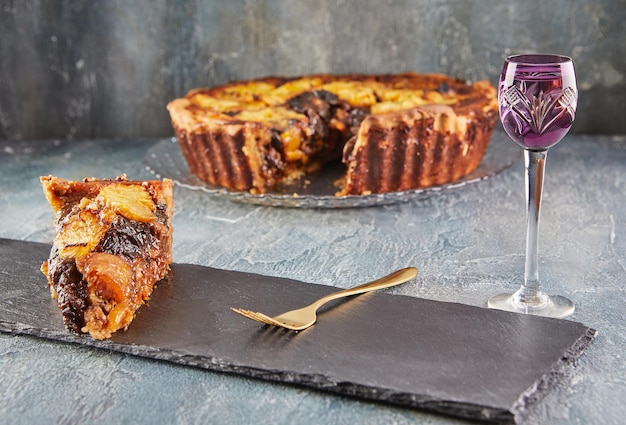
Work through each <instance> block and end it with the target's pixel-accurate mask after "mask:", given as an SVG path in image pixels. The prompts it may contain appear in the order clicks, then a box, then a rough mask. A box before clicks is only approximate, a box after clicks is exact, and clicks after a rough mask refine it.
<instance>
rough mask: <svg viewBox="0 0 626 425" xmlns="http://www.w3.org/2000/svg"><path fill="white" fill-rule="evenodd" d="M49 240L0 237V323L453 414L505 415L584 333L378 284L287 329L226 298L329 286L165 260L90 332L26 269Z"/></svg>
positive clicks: (277, 305)
mask: <svg viewBox="0 0 626 425" xmlns="http://www.w3.org/2000/svg"><path fill="white" fill-rule="evenodd" d="M49 249H50V246H49V245H46V244H39V243H33V242H23V241H14V240H8V239H1V238H0V294H2V295H1V296H0V331H1V332H5V333H12V334H24V335H34V336H38V337H43V338H48V339H54V340H60V341H65V342H72V343H78V344H83V345H89V346H94V347H99V348H104V349H109V350H114V351H120V352H124V353H129V354H132V355H137V356H143V357H148V358H154V359H161V360H166V361H170V362H173V363H178V364H183V365H189V366H194V367H200V368H204V369H209V370H213V371H222V372H229V373H237V374H242V375H247V376H252V377H256V378H260V379H266V380H271V381H279V382H285V383H289V384H298V385H304V386H307V387H312V388H316V389H321V390H325V391H331V392H336V393H339V394H343V395H350V396H357V397H362V398H366V399H371V400H376V401H380V402H388V403H393V404H397V405H402V406H407V407H413V408H419V409H426V410H432V411H437V412H441V413H444V414H448V415H454V416H459V417H464V418H472V419H480V420H488V421H496V422H513V421H514V419H515V416H516V414H518V413H519V412H520V411H522V410H523V409H525V408H526V404H527V403H528V402H529V401H532V400H536V399H537V398H539V397H540V395H541V393H542V392H543V391H546V390H548V389H549V387H550V385H551V383H554V381H555V379H556V378H558V375H559V373H561V372H563V371H564V370H565V368H566V367H568V365H569V364H570V363H571V362H572V361H573V360H574V359H575V358H577V357H578V356H579V355H580V354H581V353H582V351H583V350H584V349H585V347H586V346H587V345H588V344H589V343H590V342H591V340H592V339H593V338H594V336H595V334H596V331H595V330H593V329H591V328H589V327H587V326H585V325H583V324H580V323H576V322H572V321H566V320H557V319H547V318H541V317H535V316H526V315H519V314H513V313H507V312H501V311H495V310H489V309H483V308H478V307H472V306H467V305H462V304H455V303H444V302H438V301H432V300H424V299H419V298H413V297H407V296H398V295H389V294H384V293H381V292H378V293H370V294H364V295H361V296H358V297H353V298H351V299H349V300H347V301H343V302H340V301H336V302H335V304H334V305H331V306H330V307H329V308H328V309H326V310H325V311H323V312H322V313H321V316H320V318H319V321H318V323H317V324H316V325H314V326H313V327H311V328H309V329H307V330H304V331H301V332H298V333H294V332H291V331H286V330H282V329H277V328H273V327H268V326H265V325H261V324H258V323H256V322H252V321H250V320H247V319H245V318H243V317H240V316H238V315H236V314H235V313H232V312H231V311H230V310H229V307H230V306H236V307H244V308H249V309H252V310H258V311H263V312H266V313H269V314H278V313H280V312H282V311H285V310H289V309H292V308H296V307H300V306H302V305H304V304H305V303H308V302H309V301H312V300H314V299H316V298H317V297H319V296H322V295H324V294H326V293H329V292H332V291H333V290H335V289H336V288H331V287H328V286H323V285H314V284H309V283H303V282H299V281H294V280H289V279H282V278H274V277H268V276H260V275H256V274H250V273H241V272H234V271H225V270H217V269H212V268H208V267H201V266H196V265H189V264H174V265H173V266H172V273H171V275H170V278H169V279H168V282H165V281H164V282H161V283H160V284H159V285H158V287H157V288H156V289H155V291H154V293H153V295H152V298H151V299H150V301H149V302H148V304H147V305H145V306H143V307H142V308H141V309H140V310H139V314H138V315H137V317H136V318H135V320H134V322H133V323H132V324H131V326H130V328H129V329H128V330H127V331H126V332H118V333H117V334H115V335H114V336H113V338H111V339H110V340H108V341H95V340H93V339H91V338H89V337H86V336H77V335H73V334H70V333H68V332H67V331H66V330H65V328H64V326H63V324H62V320H61V315H60V311H59V310H58V308H57V306H56V302H55V301H53V300H51V299H50V294H49V291H48V289H47V287H46V280H45V278H44V276H43V275H42V274H41V272H40V271H39V267H40V265H41V263H42V262H43V261H44V260H45V259H46V258H47V256H48V253H49ZM390 271H391V270H384V271H381V275H383V274H386V273H387V272H390ZM377 277H378V276H377ZM356 283H357V282H355V284H356ZM407 284H410V283H407Z"/></svg>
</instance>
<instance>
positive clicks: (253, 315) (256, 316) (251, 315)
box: [230, 307, 281, 326]
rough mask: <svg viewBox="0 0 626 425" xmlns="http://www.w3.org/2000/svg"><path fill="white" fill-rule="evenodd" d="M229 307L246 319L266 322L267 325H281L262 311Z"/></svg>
mask: <svg viewBox="0 0 626 425" xmlns="http://www.w3.org/2000/svg"><path fill="white" fill-rule="evenodd" d="M230 309H231V310H232V311H234V312H235V313H239V314H241V315H242V316H244V317H246V318H248V319H251V320H254V321H257V322H262V323H266V324H268V325H274V326H281V323H279V322H277V321H276V320H274V319H272V318H271V317H269V316H266V315H265V314H263V313H258V312H256V311H250V310H244V309H242V308H234V307H231V308H230Z"/></svg>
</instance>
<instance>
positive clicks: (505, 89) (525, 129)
mask: <svg viewBox="0 0 626 425" xmlns="http://www.w3.org/2000/svg"><path fill="white" fill-rule="evenodd" d="M577 102H578V89H577V88H576V74H575V71H574V63H573V62H572V59H571V58H569V57H567V56H560V55H545V54H528V55H516V56H510V57H508V58H506V60H505V61H504V67H503V68H502V74H501V76H500V82H499V86H498V104H499V107H500V120H501V121H502V126H503V127H504V130H505V131H506V133H507V134H508V136H509V137H510V138H511V139H513V141H515V142H516V143H517V144H518V145H520V146H521V147H522V148H524V163H525V171H526V204H527V231H526V263H525V270H524V281H523V283H522V285H521V287H520V288H519V289H518V290H517V291H516V292H515V293H512V294H500V295H496V296H494V297H492V298H490V299H489V301H488V303H487V305H488V306H489V307H490V308H496V309H500V310H508V311H515V312H520V313H527V314H536V315H540V316H548V317H565V316H568V315H570V314H572V313H573V312H574V304H573V303H572V302H571V301H570V300H568V299H567V298H564V297H562V296H560V295H547V294H546V293H544V292H543V290H542V289H541V287H540V283H539V269H538V265H539V256H538V251H539V246H538V235H537V234H538V229H539V211H540V207H541V196H542V192H543V178H544V170H545V163H546V157H547V153H548V149H549V148H550V147H552V146H554V145H555V144H556V143H558V142H559V141H560V140H561V139H562V138H563V137H564V136H565V134H566V133H567V132H568V131H569V129H570V127H571V126H572V123H573V121H574V116H575V114H576V105H577Z"/></svg>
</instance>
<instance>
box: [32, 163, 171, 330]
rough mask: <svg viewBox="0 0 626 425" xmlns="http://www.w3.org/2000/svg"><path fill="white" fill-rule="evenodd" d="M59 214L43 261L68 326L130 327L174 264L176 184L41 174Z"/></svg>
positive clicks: (47, 195) (46, 189)
mask: <svg viewBox="0 0 626 425" xmlns="http://www.w3.org/2000/svg"><path fill="white" fill-rule="evenodd" d="M40 180H41V184H42V186H43V191H44V194H45V196H46V199H47V200H48V202H49V204H50V206H51V207H52V209H53V211H54V214H55V237H54V242H53V245H52V249H51V251H50V257H49V259H48V260H47V261H45V262H44V263H43V264H42V266H41V271H42V272H43V274H44V275H45V276H46V277H47V279H48V286H49V288H50V292H51V295H52V298H54V299H56V301H57V303H58V305H59V308H60V309H61V313H62V315H63V321H64V323H65V326H66V327H67V329H68V330H70V331H72V332H75V333H78V334H80V333H89V334H90V335H91V337H93V338H94V339H106V338H109V337H111V335H112V334H113V333H114V332H116V331H118V330H120V329H126V328H127V327H128V326H129V325H130V323H131V322H132V320H133V319H134V317H135V314H136V312H137V310H138V309H139V307H141V305H143V304H144V302H145V301H146V300H148V299H149V297H150V295H151V294H152V290H153V289H154V286H155V284H156V283H157V282H158V281H160V280H161V279H163V278H164V277H165V276H166V275H167V273H168V272H169V269H170V268H169V266H170V264H171V263H172V232H173V227H172V215H173V208H174V202H173V185H172V181H171V180H169V179H163V180H146V181H129V180H128V179H127V178H126V176H125V175H122V176H119V177H118V178H116V179H112V180H99V179H95V178H87V179H84V180H83V181H79V182H76V181H67V180H64V179H61V178H58V177H53V176H44V177H41V178H40Z"/></svg>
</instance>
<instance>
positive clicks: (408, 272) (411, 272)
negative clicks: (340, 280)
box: [313, 267, 417, 310]
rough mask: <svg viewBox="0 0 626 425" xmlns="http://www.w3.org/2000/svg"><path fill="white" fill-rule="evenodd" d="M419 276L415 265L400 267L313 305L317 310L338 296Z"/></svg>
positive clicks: (327, 296) (374, 288)
mask: <svg viewBox="0 0 626 425" xmlns="http://www.w3.org/2000/svg"><path fill="white" fill-rule="evenodd" d="M415 276H417V269H416V268H415V267H407V268H405V269H400V270H398V271H395V272H393V273H391V274H388V275H387V276H384V277H381V278H380V279H376V280H374V281H372V282H368V283H364V284H363V285H359V286H355V287H354V288H348V289H343V290H341V291H337V292H333V293H332V294H328V295H326V296H324V297H322V298H320V299H319V300H317V301H315V302H314V303H313V305H314V306H315V309H316V310H317V309H318V308H320V307H321V306H323V305H324V304H326V303H327V302H329V301H332V300H336V299H337V298H342V297H349V296H350V295H357V294H362V293H364V292H370V291H375V290H377V289H383V288H389V287H390V286H395V285H399V284H401V283H404V282H406V281H408V280H411V279H413V278H414V277H415Z"/></svg>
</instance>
